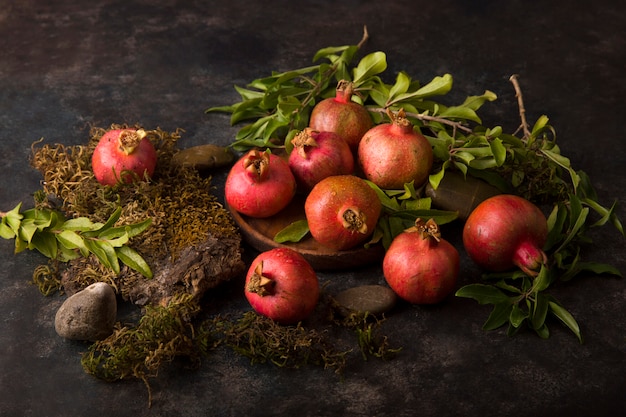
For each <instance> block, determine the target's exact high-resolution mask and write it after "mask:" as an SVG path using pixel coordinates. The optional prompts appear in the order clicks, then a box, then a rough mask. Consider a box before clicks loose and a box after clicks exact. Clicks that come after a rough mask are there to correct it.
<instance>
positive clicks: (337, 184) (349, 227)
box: [304, 175, 382, 250]
mask: <svg viewBox="0 0 626 417" xmlns="http://www.w3.org/2000/svg"><path fill="white" fill-rule="evenodd" d="M381 210H382V204H381V202H380V200H379V198H378V196H377V195H376V192H375V191H374V190H373V189H372V188H371V187H370V186H369V185H367V183H366V182H365V180H363V179H361V178H359V177H357V176H354V175H334V176H332V177H327V178H325V179H323V180H321V181H320V182H318V183H317V185H315V187H313V189H312V190H311V192H310V193H309V195H308V196H307V198H306V200H305V202H304V212H305V216H306V219H307V221H308V224H309V231H310V232H311V236H313V238H314V239H315V240H316V241H318V242H319V243H321V244H323V245H325V246H327V247H329V248H331V249H334V250H345V249H350V248H353V247H355V246H356V245H358V244H360V243H363V242H365V240H366V239H367V238H368V237H369V236H370V235H371V234H372V233H373V232H374V229H375V228H376V223H377V222H378V217H379V216H380V212H381Z"/></svg>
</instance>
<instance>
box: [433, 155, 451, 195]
mask: <svg viewBox="0 0 626 417" xmlns="http://www.w3.org/2000/svg"><path fill="white" fill-rule="evenodd" d="M449 164H450V163H449V162H448V161H446V162H444V164H443V165H442V167H441V170H439V171H438V172H435V173H434V174H430V175H429V176H428V183H429V184H430V186H431V187H433V189H435V190H436V189H437V188H439V184H440V183H441V180H442V179H443V176H444V175H445V173H446V168H447V167H448V165H449Z"/></svg>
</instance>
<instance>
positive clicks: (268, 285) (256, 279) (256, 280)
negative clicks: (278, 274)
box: [247, 261, 276, 297]
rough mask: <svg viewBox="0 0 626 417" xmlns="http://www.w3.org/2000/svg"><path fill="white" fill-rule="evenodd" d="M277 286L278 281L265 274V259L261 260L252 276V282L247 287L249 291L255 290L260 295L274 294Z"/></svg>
mask: <svg viewBox="0 0 626 417" xmlns="http://www.w3.org/2000/svg"><path fill="white" fill-rule="evenodd" d="M275 286H276V281H274V280H273V279H271V278H268V277H266V276H264V275H263V261H261V262H259V264H258V265H257V266H256V267H255V268H254V273H253V274H252V276H251V277H250V282H249V283H248V287H247V290H248V292H253V293H255V294H257V295H259V296H260V297H265V296H267V295H273V294H274V287H275Z"/></svg>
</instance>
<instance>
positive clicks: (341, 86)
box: [335, 80, 354, 103]
mask: <svg viewBox="0 0 626 417" xmlns="http://www.w3.org/2000/svg"><path fill="white" fill-rule="evenodd" d="M353 94H354V84H352V83H351V82H350V81H347V80H340V81H339V82H338V83H337V91H336V95H335V100H337V101H340V102H342V103H349V102H350V101H352V95H353Z"/></svg>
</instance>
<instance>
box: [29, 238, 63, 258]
mask: <svg viewBox="0 0 626 417" xmlns="http://www.w3.org/2000/svg"><path fill="white" fill-rule="evenodd" d="M28 248H29V249H37V250H38V251H39V252H41V253H42V254H43V255H45V256H47V257H48V258H50V259H56V257H57V252H58V247H57V240H56V238H55V236H54V234H53V233H50V232H39V233H36V234H35V235H34V236H33V238H32V240H31V242H30V244H29V245H28Z"/></svg>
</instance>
